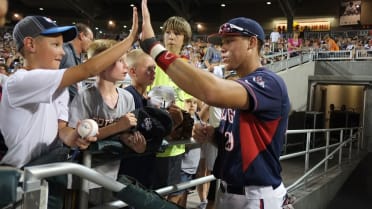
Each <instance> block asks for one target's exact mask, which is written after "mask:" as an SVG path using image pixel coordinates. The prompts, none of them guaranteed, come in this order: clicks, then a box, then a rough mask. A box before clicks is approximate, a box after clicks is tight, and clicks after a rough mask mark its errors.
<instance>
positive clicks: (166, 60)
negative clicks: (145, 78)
mask: <svg viewBox="0 0 372 209" xmlns="http://www.w3.org/2000/svg"><path fill="white" fill-rule="evenodd" d="M177 58H179V57H178V56H177V55H175V54H173V53H171V52H169V51H163V52H162V53H160V54H159V55H158V57H156V63H157V64H158V65H159V67H160V68H161V69H162V70H163V71H164V72H167V69H168V67H169V65H170V64H172V63H173V62H174V60H176V59H177Z"/></svg>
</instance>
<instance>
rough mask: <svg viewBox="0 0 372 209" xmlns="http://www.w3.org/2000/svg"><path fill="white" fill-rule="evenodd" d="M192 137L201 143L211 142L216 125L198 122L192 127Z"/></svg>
mask: <svg viewBox="0 0 372 209" xmlns="http://www.w3.org/2000/svg"><path fill="white" fill-rule="evenodd" d="M192 137H193V138H194V139H195V141H197V142H200V143H204V142H211V141H212V140H213V138H214V127H213V126H211V125H209V124H201V123H196V124H195V125H194V127H193V129H192Z"/></svg>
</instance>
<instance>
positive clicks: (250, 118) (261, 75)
mask: <svg viewBox="0 0 372 209" xmlns="http://www.w3.org/2000/svg"><path fill="white" fill-rule="evenodd" d="M237 82H239V83H240V84H241V85H242V86H244V88H245V89H246V90H247V93H248V94H249V100H250V101H249V104H250V109H248V110H241V109H224V110H223V112H222V117H221V122H220V126H219V128H218V129H216V131H217V132H216V133H217V134H216V136H217V137H218V138H217V141H218V146H219V149H218V156H217V159H216V163H215V167H214V171H213V174H214V175H215V176H216V177H217V178H220V179H222V180H224V181H226V182H227V183H228V184H232V185H236V186H249V185H255V186H270V185H271V186H273V187H277V186H279V185H280V184H281V182H282V178H281V176H280V172H281V165H280V162H279V157H280V153H281V151H282V146H283V141H284V137H285V132H286V129H287V122H288V113H289V110H290V102H289V98H288V93H287V88H286V85H285V83H284V81H283V80H282V79H281V78H280V77H279V76H278V75H276V74H275V73H274V72H272V71H270V70H268V69H266V68H263V67H261V68H259V69H257V70H256V71H255V72H253V73H251V74H249V75H247V76H245V77H242V78H240V79H239V80H237Z"/></svg>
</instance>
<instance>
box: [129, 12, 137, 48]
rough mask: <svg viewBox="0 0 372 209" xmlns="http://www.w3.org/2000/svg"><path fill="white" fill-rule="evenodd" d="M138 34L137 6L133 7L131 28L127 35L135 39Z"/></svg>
mask: <svg viewBox="0 0 372 209" xmlns="http://www.w3.org/2000/svg"><path fill="white" fill-rule="evenodd" d="M137 34H138V12H137V8H136V7H133V19H132V28H131V30H130V33H129V37H130V38H131V39H133V40H134V41H135V40H137Z"/></svg>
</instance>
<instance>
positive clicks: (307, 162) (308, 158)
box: [305, 131, 311, 184]
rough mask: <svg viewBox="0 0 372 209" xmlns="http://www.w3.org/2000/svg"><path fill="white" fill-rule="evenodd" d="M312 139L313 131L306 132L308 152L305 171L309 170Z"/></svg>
mask: <svg viewBox="0 0 372 209" xmlns="http://www.w3.org/2000/svg"><path fill="white" fill-rule="evenodd" d="M310 140H311V133H310V132H309V131H307V132H306V148H305V149H306V154H305V173H307V171H308V170H309V164H310V162H309V161H310ZM307 179H308V178H306V179H305V184H306V183H307Z"/></svg>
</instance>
